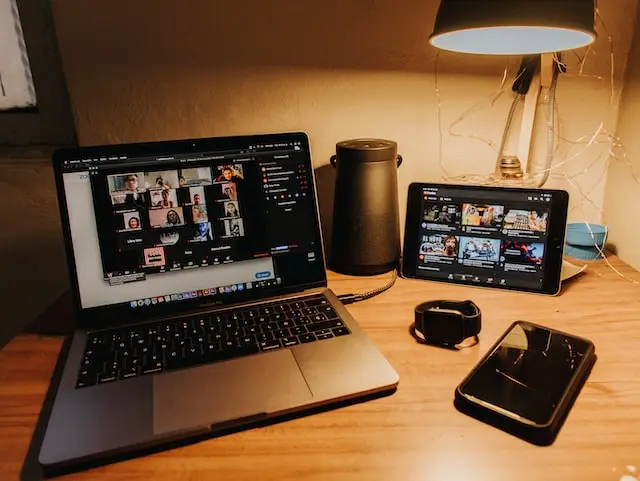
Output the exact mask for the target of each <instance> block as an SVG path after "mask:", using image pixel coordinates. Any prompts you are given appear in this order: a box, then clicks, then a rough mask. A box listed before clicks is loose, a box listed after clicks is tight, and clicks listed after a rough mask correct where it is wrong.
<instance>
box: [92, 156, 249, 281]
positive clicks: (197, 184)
mask: <svg viewBox="0 0 640 481" xmlns="http://www.w3.org/2000/svg"><path fill="white" fill-rule="evenodd" d="M105 181H106V182H105ZM243 182H244V169H243V165H242V164H241V163H237V164H223V165H217V166H214V167H210V166H205V167H203V166H199V167H194V168H184V169H167V170H161V171H158V170H155V171H143V170H138V169H133V170H128V171H126V172H122V173H117V174H111V175H107V174H104V173H102V175H94V176H92V187H93V195H94V203H95V205H96V217H97V218H98V219H105V220H106V219H108V220H109V221H110V222H106V223H103V224H101V225H99V227H98V229H99V238H100V241H101V246H102V249H101V252H102V256H103V264H104V265H105V278H107V279H111V280H113V281H114V282H118V281H119V280H121V279H120V278H121V277H123V276H124V275H125V273H126V272H129V274H127V275H128V276H131V275H133V276H135V275H136V274H143V275H146V274H151V273H158V272H164V271H167V270H181V269H186V268H190V267H197V266H199V265H209V264H218V263H222V262H225V261H230V260H241V259H248V258H252V257H253V253H250V252H246V251H245V252H242V251H243V249H234V248H235V247H237V245H238V244H237V243H236V242H234V240H235V239H237V238H241V237H244V236H245V226H244V222H245V218H244V217H243V205H242V197H243V195H242V189H243ZM105 183H106V185H105ZM218 253H219V255H218ZM131 273H133V274H131Z"/></svg>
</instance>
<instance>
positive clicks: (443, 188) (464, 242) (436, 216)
mask: <svg viewBox="0 0 640 481" xmlns="http://www.w3.org/2000/svg"><path fill="white" fill-rule="evenodd" d="M412 189H413V190H414V191H415V190H419V192H414V195H413V198H412V199H411V198H410V204H414V205H413V208H411V207H410V208H409V209H408V210H411V211H413V214H412V215H409V216H408V219H407V222H408V223H411V224H412V225H407V226H406V230H407V232H409V231H411V230H413V235H411V234H410V235H408V236H407V237H408V238H405V247H406V248H405V252H404V255H405V257H407V256H412V258H405V259H404V263H405V264H412V265H411V269H410V270H412V271H413V274H414V275H413V276H411V277H416V278H422V279H431V280H444V281H450V282H460V283H465V284H466V283H471V284H481V285H485V286H493V287H505V288H513V289H523V290H531V291H543V290H545V284H548V283H547V282H546V281H547V280H548V276H547V271H548V270H552V271H553V272H554V278H555V277H558V273H559V271H560V269H561V262H558V258H559V259H560V261H561V255H560V256H558V252H553V251H557V250H558V249H557V248H558V247H560V250H561V246H562V243H560V244H558V239H557V233H554V232H553V231H554V229H555V230H557V229H556V228H554V227H553V226H554V224H553V223H554V221H556V223H559V224H560V226H561V233H560V236H561V237H562V236H563V233H564V226H565V224H566V206H565V207H564V208H558V201H557V199H554V197H557V195H558V194H557V193H558V192H562V191H543V190H524V189H522V190H521V189H502V188H483V187H469V186H455V185H435V184H422V185H416V184H414V185H413V186H412ZM563 194H565V195H566V193H564V192H563ZM418 195H419V197H418ZM410 197H411V196H410ZM555 216H558V219H554V217H555ZM409 217H411V218H409ZM415 233H417V236H416V234H415ZM552 240H553V242H551V241H552ZM407 241H410V242H411V241H412V242H414V245H413V246H410V245H407Z"/></svg>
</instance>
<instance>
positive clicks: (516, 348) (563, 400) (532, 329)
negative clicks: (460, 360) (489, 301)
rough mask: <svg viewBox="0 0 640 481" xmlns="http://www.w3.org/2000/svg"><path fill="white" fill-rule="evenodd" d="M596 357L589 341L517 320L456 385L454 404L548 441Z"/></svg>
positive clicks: (506, 428)
mask: <svg viewBox="0 0 640 481" xmlns="http://www.w3.org/2000/svg"><path fill="white" fill-rule="evenodd" d="M595 361H596V353H595V345H594V344H593V342H591V341H589V340H587V339H584V338H581V337H577V336H573V335H571V334H568V333H565V332H561V331H557V330H554V329H549V328H547V327H544V326H540V325H537V324H534V323H531V322H525V321H516V322H514V323H513V324H512V325H511V326H510V327H509V328H508V329H507V330H506V332H505V333H504V334H503V335H502V336H501V337H500V339H498V341H497V342H496V343H495V344H494V345H493V347H492V348H491V349H490V350H489V351H488V352H487V354H486V355H485V356H484V357H483V358H482V359H481V360H480V362H478V364H477V365H476V366H475V367H474V369H473V370H472V371H471V372H470V373H469V374H468V375H467V376H466V378H465V379H464V380H463V381H462V382H461V383H460V384H459V385H458V387H457V388H456V390H455V396H454V405H455V406H456V408H457V409H458V410H459V411H461V412H463V413H465V414H467V415H470V416H472V417H474V418H476V419H479V420H481V421H483V422H486V423H487V424H490V425H493V426H494V427H497V428H499V429H502V430H503V431H506V432H508V433H511V434H513V435H515V436H518V437H519V438H521V439H524V440H526V441H528V442H531V443H533V444H536V445H549V444H552V443H553V442H554V440H555V438H556V437H557V434H558V432H559V430H560V428H561V427H562V424H563V423H564V420H565V419H566V416H567V415H568V413H569V411H570V409H571V407H572V405H573V402H574V400H575V398H576V397H577V396H578V393H579V391H580V389H581V387H582V385H583V384H584V382H585V381H586V379H587V377H588V376H589V373H590V371H591V368H592V367H593V365H594V363H595Z"/></svg>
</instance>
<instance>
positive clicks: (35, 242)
mask: <svg viewBox="0 0 640 481" xmlns="http://www.w3.org/2000/svg"><path fill="white" fill-rule="evenodd" d="M0 192H2V198H3V199H4V200H5V203H4V207H5V208H4V209H3V221H2V228H0V253H1V254H2V268H1V269H0V299H1V301H2V302H1V303H2V308H1V309H0V348H1V347H2V346H3V345H4V344H5V343H6V341H7V340H9V339H10V338H11V337H12V336H13V335H14V334H15V333H17V332H18V331H19V330H20V329H22V328H23V327H24V326H25V325H26V324H27V323H29V322H31V321H32V320H33V319H34V318H35V317H36V316H38V315H39V314H40V313H41V312H42V311H44V310H45V309H46V307H47V306H49V305H50V304H51V303H52V302H53V301H54V300H55V299H56V298H57V297H58V296H59V295H60V294H62V293H63V292H64V291H65V290H66V289H67V287H68V278H67V272H66V262H65V257H64V247H63V243H62V233H61V230H60V221H59V214H58V204H57V201H56V197H55V185H54V181H53V172H52V169H51V168H50V164H49V162H48V161H47V160H34V159H24V158H21V159H11V160H7V159H3V158H2V154H0Z"/></svg>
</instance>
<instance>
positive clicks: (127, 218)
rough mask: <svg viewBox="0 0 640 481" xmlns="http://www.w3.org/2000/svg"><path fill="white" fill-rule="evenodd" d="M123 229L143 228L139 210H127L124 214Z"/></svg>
mask: <svg viewBox="0 0 640 481" xmlns="http://www.w3.org/2000/svg"><path fill="white" fill-rule="evenodd" d="M122 221H123V226H122V229H123V230H127V231H134V230H140V229H142V222H141V221H140V213H139V212H137V211H136V212H125V213H124V214H122Z"/></svg>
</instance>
